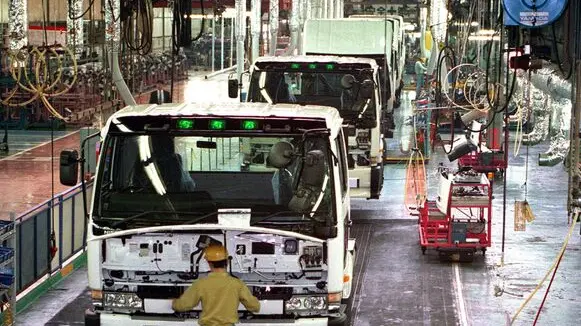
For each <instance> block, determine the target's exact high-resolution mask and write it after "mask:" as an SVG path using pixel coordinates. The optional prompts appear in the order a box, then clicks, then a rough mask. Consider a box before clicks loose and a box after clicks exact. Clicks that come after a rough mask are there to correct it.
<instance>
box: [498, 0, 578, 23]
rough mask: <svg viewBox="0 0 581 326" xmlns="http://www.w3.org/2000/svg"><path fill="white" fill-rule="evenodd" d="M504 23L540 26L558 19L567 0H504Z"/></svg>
mask: <svg viewBox="0 0 581 326" xmlns="http://www.w3.org/2000/svg"><path fill="white" fill-rule="evenodd" d="M502 4H503V7H504V25H507V26H516V25H520V26H524V27H528V28H535V27H542V26H545V25H549V24H552V23H553V22H554V21H555V20H557V19H559V17H561V15H562V14H563V11H564V10H565V7H567V0H504V1H503V2H502Z"/></svg>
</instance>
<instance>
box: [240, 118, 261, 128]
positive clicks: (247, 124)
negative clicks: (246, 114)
mask: <svg viewBox="0 0 581 326" xmlns="http://www.w3.org/2000/svg"><path fill="white" fill-rule="evenodd" d="M257 127H258V123H257V122H256V120H244V121H242V129H244V130H254V129H256V128H257Z"/></svg>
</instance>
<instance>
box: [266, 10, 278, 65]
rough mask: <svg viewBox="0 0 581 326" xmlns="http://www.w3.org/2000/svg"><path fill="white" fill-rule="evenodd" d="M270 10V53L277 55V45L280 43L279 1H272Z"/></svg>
mask: <svg viewBox="0 0 581 326" xmlns="http://www.w3.org/2000/svg"><path fill="white" fill-rule="evenodd" d="M269 9H270V10H269V11H268V12H269V13H268V26H269V31H270V33H269V34H270V44H269V47H268V52H269V53H270V55H275V54H276V45H277V43H278V22H279V21H278V9H279V8H278V0H270V8H269Z"/></svg>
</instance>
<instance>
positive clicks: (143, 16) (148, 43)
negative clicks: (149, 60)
mask: <svg viewBox="0 0 581 326" xmlns="http://www.w3.org/2000/svg"><path fill="white" fill-rule="evenodd" d="M108 1H109V5H111V0H108ZM120 9H121V10H120V13H119V19H120V21H121V41H122V42H123V43H124V44H125V46H127V48H128V49H129V50H131V51H133V52H136V53H138V54H142V55H143V54H147V53H149V52H151V49H152V45H153V4H152V0H122V1H121V8H120Z"/></svg>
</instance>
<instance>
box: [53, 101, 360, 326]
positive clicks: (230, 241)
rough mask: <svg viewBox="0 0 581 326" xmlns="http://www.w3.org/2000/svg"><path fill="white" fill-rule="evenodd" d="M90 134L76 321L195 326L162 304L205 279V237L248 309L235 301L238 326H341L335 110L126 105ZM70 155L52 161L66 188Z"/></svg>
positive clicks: (344, 264) (343, 270)
mask: <svg viewBox="0 0 581 326" xmlns="http://www.w3.org/2000/svg"><path fill="white" fill-rule="evenodd" d="M100 136H101V139H102V144H101V152H100V153H101V154H100V157H99V163H98V166H97V171H96V176H95V180H94V184H93V191H92V201H91V208H90V212H89V222H88V223H89V224H88V239H87V266H88V281H89V288H90V290H91V297H92V300H93V308H92V309H90V310H89V311H87V314H86V316H85V325H88V326H97V325H102V326H109V325H114V326H119V325H123V326H144V325H147V326H153V325H156V326H173V325H176V326H177V325H180V326H181V325H192V326H195V325H198V322H197V320H198V317H199V314H200V311H201V307H199V306H198V307H196V308H194V309H193V310H192V311H189V312H186V313H176V312H174V311H173V310H172V309H171V301H172V299H173V298H177V297H179V296H180V295H181V294H182V293H183V291H184V290H185V289H186V288H187V287H188V286H189V285H190V284H191V283H192V282H193V281H195V280H196V279H198V278H201V277H204V276H206V275H207V274H208V272H209V267H208V266H207V264H206V263H205V262H204V260H203V259H201V258H202V255H203V249H204V248H205V247H207V246H208V245H210V244H212V243H221V244H223V245H224V246H225V247H226V248H227V250H228V252H229V254H230V257H229V264H228V271H229V273H231V275H233V276H235V277H238V278H240V279H241V280H243V281H244V282H245V283H246V284H247V286H248V287H249V289H250V290H251V292H252V293H253V294H254V295H255V296H257V297H258V298H259V300H260V302H261V309H260V311H259V312H258V313H256V314H251V313H249V312H247V311H245V310H244V309H243V307H242V306H241V308H240V310H239V318H240V321H241V323H242V324H244V325H248V326H253V325H256V326H262V325H265V324H276V325H281V326H296V325H320V326H323V325H325V326H326V325H347V323H348V322H349V319H348V317H347V315H346V313H348V312H349V311H350V309H348V308H346V307H347V305H349V303H350V300H351V296H352V291H351V288H352V282H353V266H354V262H355V240H354V239H351V238H350V236H349V227H350V208H349V207H350V200H349V187H348V179H347V178H348V176H347V173H348V172H347V170H348V169H347V159H346V150H345V148H346V145H345V138H344V136H343V129H342V118H341V117H340V115H339V113H338V112H337V110H335V109H332V108H326V107H317V106H300V105H284V104H279V105H270V104H263V103H261V104H256V103H254V104H251V103H246V104H241V103H234V104H233V103H228V104H223V105H218V104H164V105H159V106H157V105H137V106H130V107H127V108H125V109H123V110H120V111H119V112H116V113H115V114H114V115H113V116H112V117H111V118H110V119H109V120H108V122H107V124H106V126H105V127H104V128H103V129H102V131H101V134H100ZM255 139H259V140H267V141H263V142H261V141H254V140H255ZM77 157H78V153H77V152H76V151H74V150H65V151H63V152H62V153H61V163H60V167H61V171H60V172H61V175H60V177H61V182H62V183H63V184H66V185H73V184H76V183H77V174H78V170H77V169H78V162H79V160H78V159H77ZM81 161H82V159H81Z"/></svg>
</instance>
